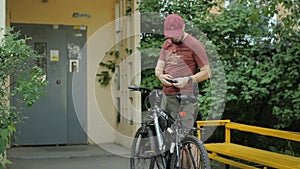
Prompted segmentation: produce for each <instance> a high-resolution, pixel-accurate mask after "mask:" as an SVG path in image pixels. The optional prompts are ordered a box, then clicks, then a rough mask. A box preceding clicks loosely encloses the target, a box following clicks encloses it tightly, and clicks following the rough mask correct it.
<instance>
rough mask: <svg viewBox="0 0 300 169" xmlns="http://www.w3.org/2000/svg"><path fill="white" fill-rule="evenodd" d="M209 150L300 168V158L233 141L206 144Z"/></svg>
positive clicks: (249, 159)
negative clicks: (233, 142)
mask: <svg viewBox="0 0 300 169" xmlns="http://www.w3.org/2000/svg"><path fill="white" fill-rule="evenodd" d="M205 147H206V149H207V150H208V151H209V152H214V153H217V154H222V155H225V156H230V157H234V158H238V159H243V160H246V161H249V162H254V163H257V164H262V165H264V166H270V167H274V168H281V169H295V168H300V158H298V157H293V156H289V155H283V154H278V153H274V152H269V151H265V150H260V149H255V148H250V147H246V146H241V145H237V144H232V143H209V144H205Z"/></svg>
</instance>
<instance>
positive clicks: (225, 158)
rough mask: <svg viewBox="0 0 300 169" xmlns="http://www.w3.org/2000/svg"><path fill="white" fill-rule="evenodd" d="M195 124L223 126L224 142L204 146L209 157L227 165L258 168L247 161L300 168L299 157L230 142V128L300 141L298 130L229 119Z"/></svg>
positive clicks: (199, 134)
mask: <svg viewBox="0 0 300 169" xmlns="http://www.w3.org/2000/svg"><path fill="white" fill-rule="evenodd" d="M197 126H198V127H203V126H225V142H224V143H206V144H205V147H206V149H207V151H208V153H209V155H208V156H209V158H211V159H213V160H216V161H220V162H222V163H225V164H226V165H227V167H228V166H229V165H231V166H235V167H239V168H245V169H258V168H257V166H256V167H255V165H250V164H249V162H251V163H255V164H258V165H260V166H263V168H264V169H267V168H269V167H271V168H279V169H300V157H294V156H290V155H285V154H279V153H276V152H271V151H266V150H260V149H257V148H252V147H247V146H243V145H238V144H234V143H231V142H230V137H231V134H230V132H231V130H239V131H244V132H250V133H256V134H260V135H264V136H271V137H277V138H281V139H286V140H291V141H296V142H300V133H298V132H289V131H282V130H276V129H270V128H263V127H256V126H250V125H245V124H238V123H233V122H230V120H208V121H197ZM198 137H199V139H200V137H201V133H200V131H198ZM234 159H239V160H234ZM240 160H243V161H246V162H248V163H242V162H240Z"/></svg>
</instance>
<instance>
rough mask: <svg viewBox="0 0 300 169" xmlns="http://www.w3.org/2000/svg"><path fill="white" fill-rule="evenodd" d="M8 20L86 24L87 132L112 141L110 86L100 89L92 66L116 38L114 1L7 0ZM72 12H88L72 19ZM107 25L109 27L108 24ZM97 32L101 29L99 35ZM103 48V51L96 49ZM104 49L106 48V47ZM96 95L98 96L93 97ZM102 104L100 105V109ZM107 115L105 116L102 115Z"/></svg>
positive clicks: (102, 140)
mask: <svg viewBox="0 0 300 169" xmlns="http://www.w3.org/2000/svg"><path fill="white" fill-rule="evenodd" d="M6 2H7V11H6V14H7V23H8V24H9V23H31V24H53V25H85V26H87V37H88V42H87V68H88V70H87V86H88V89H87V90H88V94H87V98H88V100H87V105H88V108H87V109H88V110H87V117H88V122H87V124H88V126H87V132H88V136H89V142H93V143H97V144H100V143H105V142H114V141H115V133H114V132H115V130H114V128H113V127H114V125H115V119H116V118H115V114H113V112H114V111H113V110H114V105H113V101H112V98H111V95H110V88H109V87H106V88H100V87H99V84H98V83H97V81H96V79H95V78H96V74H95V73H96V71H95V69H94V68H95V67H97V66H98V64H99V58H101V57H104V55H105V52H107V51H108V49H110V47H111V45H109V44H114V40H115V28H114V24H113V23H114V22H113V21H114V20H115V5H116V3H115V1H114V0H7V1H6ZM73 13H81V14H89V15H90V17H89V18H74V17H73ZM107 25H108V26H107ZM97 32H100V34H99V33H98V34H97ZM100 48H104V49H105V50H102V51H100V52H99V51H98V49H100ZM106 49H107V50H106ZM96 96H97V97H96ZM100 107H101V108H100ZM105 114H106V115H105Z"/></svg>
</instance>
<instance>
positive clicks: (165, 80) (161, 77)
mask: <svg viewBox="0 0 300 169" xmlns="http://www.w3.org/2000/svg"><path fill="white" fill-rule="evenodd" d="M158 78H159V80H160V81H161V83H162V84H164V85H166V86H173V83H171V82H169V81H168V80H171V79H173V77H172V76H171V75H169V74H160V75H159V77H158Z"/></svg>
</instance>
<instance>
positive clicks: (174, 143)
mask: <svg viewBox="0 0 300 169" xmlns="http://www.w3.org/2000/svg"><path fill="white" fill-rule="evenodd" d="M129 89H132V90H135V91H141V92H143V91H147V92H149V93H150V92H153V91H151V90H150V89H148V88H141V87H135V86H133V87H129ZM151 94H152V97H154V98H151V97H149V98H148V99H149V100H150V99H152V101H154V102H153V103H154V104H153V105H151V107H150V108H148V112H151V118H152V119H153V124H151V125H153V126H154V128H155V134H154V133H153V132H154V131H152V129H151V128H150V127H149V124H147V123H143V124H142V126H143V128H144V130H147V132H148V133H149V135H150V146H151V149H152V150H155V154H154V156H153V158H157V157H159V156H158V155H161V160H162V167H163V169H169V168H170V167H171V166H170V163H169V162H170V161H168V160H170V159H171V157H172V154H173V153H176V157H177V162H178V166H181V163H182V162H181V154H180V150H181V147H180V146H182V145H181V138H180V135H182V134H183V133H184V130H185V129H184V128H182V127H181V126H182V117H181V113H180V112H178V113H180V115H179V118H178V119H177V120H176V121H175V120H174V119H173V118H172V117H171V116H169V115H168V114H167V113H165V112H164V111H163V109H161V107H160V106H159V105H158V102H157V99H156V97H158V95H159V93H158V91H154V92H153V93H151ZM149 96H150V95H149ZM180 99H181V98H180ZM183 115H184V113H183ZM160 116H163V117H164V118H166V119H167V120H170V121H171V123H172V127H167V129H166V130H165V131H166V132H168V133H169V134H170V135H171V136H172V139H171V146H170V151H169V152H170V153H169V154H168V155H166V154H165V153H166V151H165V150H166V147H165V144H164V139H163V133H162V129H161V127H160V124H159V120H158V119H159V117H160ZM155 135H156V138H155ZM155 139H156V140H155ZM155 143H157V145H155ZM156 150H158V152H156ZM168 158H169V159H168ZM156 165H158V163H157V161H156Z"/></svg>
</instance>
